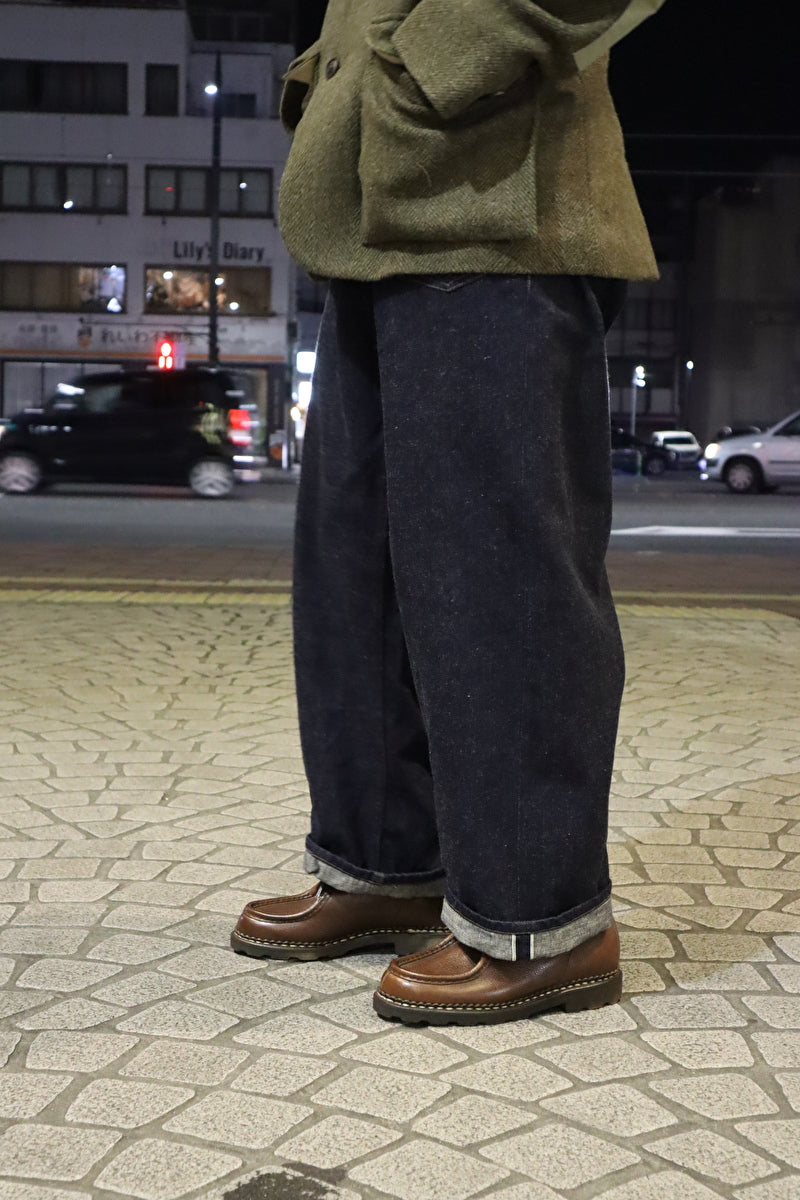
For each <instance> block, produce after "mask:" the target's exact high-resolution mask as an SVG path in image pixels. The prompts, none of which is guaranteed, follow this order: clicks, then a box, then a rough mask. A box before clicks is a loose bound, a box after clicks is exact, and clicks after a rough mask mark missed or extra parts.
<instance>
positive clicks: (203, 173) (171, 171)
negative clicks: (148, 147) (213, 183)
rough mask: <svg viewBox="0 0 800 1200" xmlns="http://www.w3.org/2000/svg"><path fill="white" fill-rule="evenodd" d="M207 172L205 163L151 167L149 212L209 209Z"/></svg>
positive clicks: (202, 212) (149, 176) (201, 210)
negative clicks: (202, 164)
mask: <svg viewBox="0 0 800 1200" xmlns="http://www.w3.org/2000/svg"><path fill="white" fill-rule="evenodd" d="M208 175H209V172H208V170H207V169H205V168H203V167H148V168H147V207H146V209H145V211H146V212H148V213H158V214H162V213H164V214H167V213H181V214H188V215H190V216H191V215H195V216H197V215H200V216H202V215H203V214H207V213H208Z"/></svg>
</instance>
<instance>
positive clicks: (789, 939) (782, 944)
mask: <svg viewBox="0 0 800 1200" xmlns="http://www.w3.org/2000/svg"><path fill="white" fill-rule="evenodd" d="M775 945H776V946H778V948H779V949H781V950H783V952H784V954H787V955H788V956H789V958H793V959H794V961H795V962H798V963H800V936H797V937H795V936H794V935H793V934H792V935H787V936H781V937H776V938H775ZM2 949H5V947H4V946H3V944H2V940H1V937H0V950H2Z"/></svg>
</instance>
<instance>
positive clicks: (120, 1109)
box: [65, 1079, 194, 1129]
mask: <svg viewBox="0 0 800 1200" xmlns="http://www.w3.org/2000/svg"><path fill="white" fill-rule="evenodd" d="M193 1096H194V1091H193V1090H192V1089H191V1088H182V1087H167V1086H165V1085H163V1084H152V1083H136V1082H134V1081H133V1080H127V1079H95V1080H93V1081H92V1082H91V1083H89V1084H87V1086H86V1087H85V1088H84V1089H83V1091H82V1092H80V1093H79V1094H78V1096H77V1097H76V1098H75V1100H74V1101H73V1102H72V1104H71V1105H70V1107H69V1108H68V1109H67V1112H66V1118H65V1119H66V1120H67V1121H76V1122H81V1123H86V1124H89V1125H111V1126H112V1127H114V1128H117V1129H136V1128H138V1126H140V1125H147V1124H149V1122H150V1121H155V1120H156V1119H157V1118H158V1117H162V1116H164V1114H165V1113H168V1112H171V1111H172V1109H173V1108H177V1107H178V1105H179V1104H184V1103H185V1102H186V1101H187V1100H191V1099H192V1097H193Z"/></svg>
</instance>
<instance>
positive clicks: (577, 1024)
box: [542, 1004, 636, 1037]
mask: <svg viewBox="0 0 800 1200" xmlns="http://www.w3.org/2000/svg"><path fill="white" fill-rule="evenodd" d="M542 1019H543V1020H544V1021H546V1022H547V1024H548V1025H555V1026H556V1027H557V1028H559V1029H563V1030H565V1031H566V1032H567V1033H576V1034H577V1035H578V1037H596V1036H597V1035H598V1034H600V1033H621V1032H623V1031H625V1030H629V1029H635V1028H636V1022H635V1021H633V1020H631V1018H630V1017H629V1016H628V1014H627V1013H626V1012H625V1009H624V1008H623V1007H622V1006H621V1005H619V1004H614V1005H608V1007H606V1008H596V1009H590V1010H588V1011H587V1012H577V1013H551V1014H549V1015H548V1016H546V1017H544V1018H542Z"/></svg>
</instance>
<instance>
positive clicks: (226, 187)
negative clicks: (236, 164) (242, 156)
mask: <svg viewBox="0 0 800 1200" xmlns="http://www.w3.org/2000/svg"><path fill="white" fill-rule="evenodd" d="M219 210H220V212H221V213H222V215H223V216H224V217H271V216H272V171H247V170H244V171H229V170H225V171H221V172H220V181H219Z"/></svg>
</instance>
